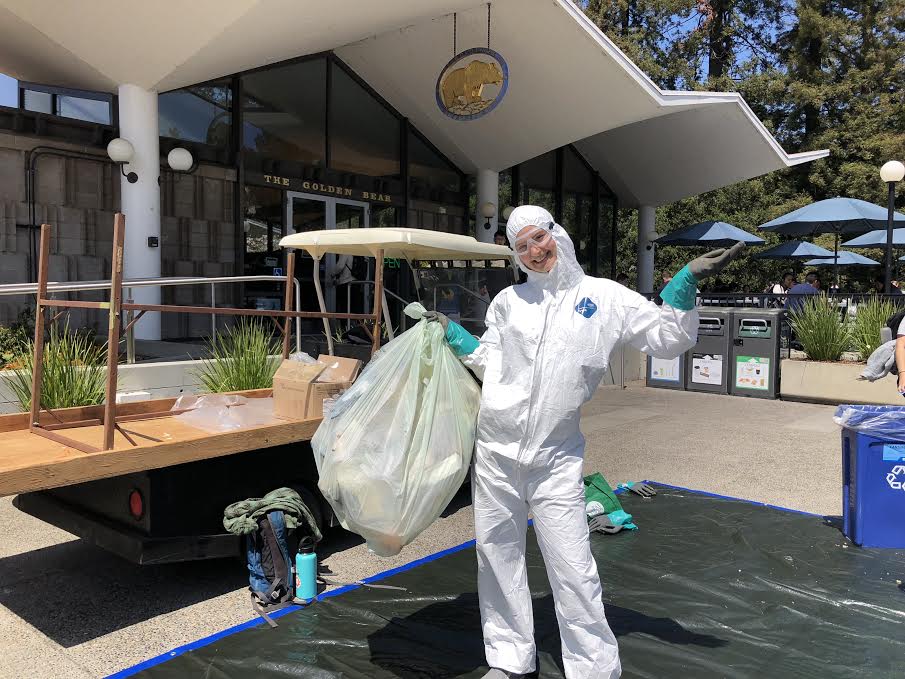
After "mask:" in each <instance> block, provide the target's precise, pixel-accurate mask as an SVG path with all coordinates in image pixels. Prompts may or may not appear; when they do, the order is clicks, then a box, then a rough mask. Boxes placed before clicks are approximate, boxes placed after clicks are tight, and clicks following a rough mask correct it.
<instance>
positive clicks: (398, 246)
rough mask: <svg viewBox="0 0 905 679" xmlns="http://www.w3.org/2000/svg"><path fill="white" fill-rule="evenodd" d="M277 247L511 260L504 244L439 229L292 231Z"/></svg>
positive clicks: (414, 257)
mask: <svg viewBox="0 0 905 679" xmlns="http://www.w3.org/2000/svg"><path fill="white" fill-rule="evenodd" d="M280 247H281V248H295V249H297V250H305V251H306V252H307V253H308V254H309V255H311V256H312V257H314V258H315V259H320V258H321V257H323V256H324V255H326V254H334V255H352V256H354V257H374V256H375V255H376V254H377V251H378V250H383V251H384V257H390V258H398V259H408V260H412V261H415V260H445V259H451V260H471V259H477V260H487V259H511V258H512V257H513V256H514V253H513V252H512V250H510V249H509V248H507V247H506V246H505V245H494V244H493V243H481V242H480V241H478V240H475V239H474V238H472V237H471V236H460V235H458V234H455V233H444V232H442V231H426V230H424V229H405V228H376V227H375V228H373V229H328V230H325V231H304V232H302V233H294V234H292V235H290V236H286V237H284V238H283V239H282V240H280Z"/></svg>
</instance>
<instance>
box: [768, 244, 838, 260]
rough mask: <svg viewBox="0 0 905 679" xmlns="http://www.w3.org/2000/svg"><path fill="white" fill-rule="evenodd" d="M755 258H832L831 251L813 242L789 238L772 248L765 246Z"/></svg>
mask: <svg viewBox="0 0 905 679" xmlns="http://www.w3.org/2000/svg"><path fill="white" fill-rule="evenodd" d="M754 257H755V258H756V259H813V258H814V257H820V258H821V259H825V258H827V257H829V258H830V259H832V258H833V253H832V252H830V251H829V250H827V249H826V248H822V247H820V246H819V245H814V244H813V243H806V242H802V241H800V240H790V241H787V242H785V243H780V244H779V245H776V246H774V247H772V248H767V249H766V250H764V251H763V252H759V253H757V254H756V255H754Z"/></svg>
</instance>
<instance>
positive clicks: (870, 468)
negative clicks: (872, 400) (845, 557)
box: [839, 406, 905, 549]
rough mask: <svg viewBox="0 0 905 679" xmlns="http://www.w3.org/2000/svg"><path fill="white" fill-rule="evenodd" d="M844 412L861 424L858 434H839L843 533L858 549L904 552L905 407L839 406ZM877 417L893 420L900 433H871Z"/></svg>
mask: <svg viewBox="0 0 905 679" xmlns="http://www.w3.org/2000/svg"><path fill="white" fill-rule="evenodd" d="M843 409H848V410H849V415H853V416H854V418H855V420H856V421H857V420H860V421H861V422H860V424H859V425H857V426H858V429H854V428H850V427H843V430H842V525H843V532H844V533H845V535H846V536H847V537H848V538H849V539H850V540H851V541H852V542H854V543H855V544H856V545H860V546H862V547H888V548H893V549H905V521H903V519H902V517H905V437H903V435H902V434H903V433H905V407H901V406H840V408H839V410H840V411H841V410H843ZM896 411H897V412H896ZM876 413H879V416H880V417H881V418H890V417H892V418H895V420H898V422H899V424H898V426H899V428H900V429H901V430H903V431H899V432H898V435H896V437H895V438H892V436H891V435H890V432H889V431H883V430H882V429H881V430H880V431H878V432H876V435H874V434H873V433H869V432H870V421H871V419H872V418H873V417H875V414H876ZM893 421H894V420H889V419H887V423H890V422H893ZM865 423H866V425H867V426H866V427H865V426H864V425H865Z"/></svg>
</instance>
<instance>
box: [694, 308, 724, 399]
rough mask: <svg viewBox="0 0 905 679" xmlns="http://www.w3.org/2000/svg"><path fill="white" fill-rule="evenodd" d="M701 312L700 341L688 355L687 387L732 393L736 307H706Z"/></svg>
mask: <svg viewBox="0 0 905 679" xmlns="http://www.w3.org/2000/svg"><path fill="white" fill-rule="evenodd" d="M699 314H700V316H699V320H698V343H697V344H695V345H694V347H692V348H691V349H690V350H689V351H688V353H687V354H686V355H685V388H686V389H687V390H688V391H705V392H710V393H713V394H728V393H729V356H730V353H731V342H730V337H731V336H732V309H720V308H713V307H705V308H702V309H701V310H700V312H699Z"/></svg>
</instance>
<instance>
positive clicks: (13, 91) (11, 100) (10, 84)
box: [0, 73, 19, 108]
mask: <svg viewBox="0 0 905 679" xmlns="http://www.w3.org/2000/svg"><path fill="white" fill-rule="evenodd" d="M0 106H9V107H10V108H19V81H18V80H16V79H15V78H10V77H9V76H8V75H4V74H2V73H0Z"/></svg>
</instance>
